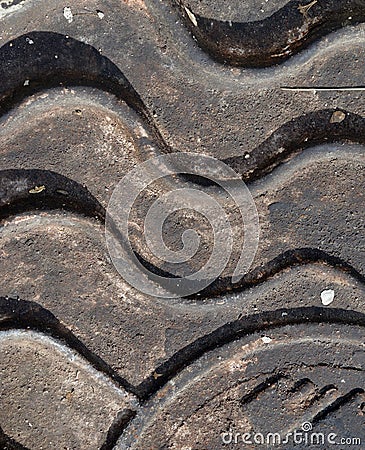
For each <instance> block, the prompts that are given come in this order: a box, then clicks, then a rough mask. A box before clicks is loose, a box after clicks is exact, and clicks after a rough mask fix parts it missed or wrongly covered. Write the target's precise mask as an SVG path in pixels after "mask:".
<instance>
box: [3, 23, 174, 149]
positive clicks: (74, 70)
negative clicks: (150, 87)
mask: <svg viewBox="0 0 365 450" xmlns="http://www.w3.org/2000/svg"><path fill="white" fill-rule="evenodd" d="M0 61H3V62H5V63H2V64H0V79H1V80H2V82H1V85H0V115H3V114H5V113H7V112H8V111H10V110H11V109H12V108H13V107H14V106H15V105H17V104H18V103H19V102H20V101H21V100H22V99H24V98H26V97H28V96H30V95H32V94H34V93H36V92H39V91H41V90H44V89H47V88H53V87H58V86H60V85H61V86H91V87H96V88H98V89H101V90H104V91H107V92H110V93H111V94H113V95H115V96H116V97H117V98H118V99H120V100H123V101H125V102H126V103H127V105H128V106H130V107H131V108H132V109H134V110H135V111H136V112H137V113H138V114H139V115H140V116H141V117H142V119H144V121H145V122H146V125H148V127H149V129H150V131H151V133H152V134H153V136H154V137H155V138H156V139H157V141H158V143H159V144H160V145H162V146H163V147H164V148H168V146H167V144H166V143H165V142H164V140H163V138H162V136H161V134H160V132H159V130H158V129H157V127H156V125H155V123H154V119H153V117H152V115H151V114H150V113H149V110H148V109H147V108H146V106H145V104H144V103H143V101H142V99H141V97H140V95H139V94H138V93H137V91H136V90H135V89H134V87H133V86H132V84H131V83H130V82H129V80H128V79H127V78H126V76H125V75H124V74H123V73H122V72H121V70H120V69H119V68H118V67H117V66H116V65H115V64H114V63H113V62H112V61H111V60H110V59H109V58H107V57H106V56H103V55H101V54H100V52H99V51H98V50H97V49H96V48H94V47H92V46H91V45H89V44H85V43H83V42H81V41H78V40H76V39H73V38H71V37H69V36H66V35H63V34H59V33H54V32H50V31H32V32H30V33H27V34H24V35H22V36H19V37H17V38H16V39H14V40H12V41H9V42H7V43H6V44H4V45H3V46H2V47H0Z"/></svg>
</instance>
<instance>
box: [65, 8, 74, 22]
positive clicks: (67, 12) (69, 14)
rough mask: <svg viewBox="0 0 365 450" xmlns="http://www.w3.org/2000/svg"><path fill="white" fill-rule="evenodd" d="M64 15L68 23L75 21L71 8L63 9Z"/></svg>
mask: <svg viewBox="0 0 365 450" xmlns="http://www.w3.org/2000/svg"><path fill="white" fill-rule="evenodd" d="M63 15H64V17H65V19H66V20H67V22H68V23H71V22H72V21H73V20H74V16H73V14H72V11H71V8H70V7H69V6H65V7H64V8H63Z"/></svg>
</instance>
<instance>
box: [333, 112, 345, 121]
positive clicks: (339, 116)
mask: <svg viewBox="0 0 365 450" xmlns="http://www.w3.org/2000/svg"><path fill="white" fill-rule="evenodd" d="M345 118H346V114H345V113H344V112H343V111H335V112H334V113H333V114H332V117H331V120H330V123H341V122H343V121H344V120H345Z"/></svg>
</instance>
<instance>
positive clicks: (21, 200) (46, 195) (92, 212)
mask: <svg viewBox="0 0 365 450" xmlns="http://www.w3.org/2000/svg"><path fill="white" fill-rule="evenodd" d="M49 209H65V210H70V211H73V212H77V213H80V214H83V215H86V216H89V217H97V218H99V219H101V220H103V219H104V217H105V210H104V208H103V207H102V205H101V204H100V203H99V202H98V200H96V198H95V197H94V196H93V195H92V194H91V193H90V192H89V191H88V190H87V189H86V187H84V186H81V184H79V183H77V182H76V181H73V180H71V179H69V178H67V177H65V176H63V175H60V174H58V173H56V172H52V171H49V170H40V169H7V170H2V171H0V221H1V220H3V219H5V218H7V217H9V216H11V215H14V214H18V213H21V212H26V211H30V210H49Z"/></svg>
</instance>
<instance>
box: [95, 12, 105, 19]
mask: <svg viewBox="0 0 365 450" xmlns="http://www.w3.org/2000/svg"><path fill="white" fill-rule="evenodd" d="M97 15H98V17H99V19H104V16H105V14H104V13H103V11H97Z"/></svg>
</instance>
